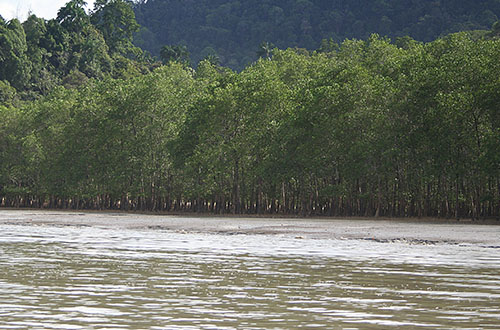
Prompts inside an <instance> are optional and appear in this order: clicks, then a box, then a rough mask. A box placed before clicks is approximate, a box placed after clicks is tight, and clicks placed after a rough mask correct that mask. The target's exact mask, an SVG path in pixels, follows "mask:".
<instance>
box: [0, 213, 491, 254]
mask: <svg viewBox="0 0 500 330" xmlns="http://www.w3.org/2000/svg"><path fill="white" fill-rule="evenodd" d="M495 223H497V222H496V221H492V222H484V221H482V222H471V221H463V220H462V221H456V220H455V221H442V220H437V219H404V220H402V219H315V218H307V219H303V218H300V219H299V218H260V217H233V216H223V217H214V216H210V217H209V216H199V215H190V216H187V215H151V214H137V213H116V212H68V211H54V210H11V209H1V210H0V224H13V225H32V226H81V227H100V228H124V229H125V228H127V229H134V228H137V229H150V230H164V231H176V232H181V233H183V232H185V233H189V232H201V233H217V234H223V235H233V234H275V235H286V236H293V237H294V238H297V239H302V238H313V239H314V238H320V239H363V240H374V241H380V242H394V241H401V242H408V243H412V244H436V243H450V244H459V243H471V244H480V245H485V246H491V247H500V226H498V225H495Z"/></svg>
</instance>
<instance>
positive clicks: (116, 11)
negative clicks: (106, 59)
mask: <svg viewBox="0 0 500 330" xmlns="http://www.w3.org/2000/svg"><path fill="white" fill-rule="evenodd" d="M92 23H93V24H94V26H95V27H97V29H99V31H101V33H102V35H103V37H104V39H105V40H106V42H107V44H108V46H109V48H110V50H111V52H112V53H115V52H118V53H120V54H127V52H128V51H129V49H130V48H132V36H133V34H134V33H135V32H137V31H138V30H139V28H140V26H139V25H138V24H137V22H136V20H135V14H134V11H133V10H132V7H131V4H130V2H128V1H125V0H97V1H96V2H95V4H94V11H93V13H92Z"/></svg>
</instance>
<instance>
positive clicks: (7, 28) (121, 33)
mask: <svg viewBox="0 0 500 330" xmlns="http://www.w3.org/2000/svg"><path fill="white" fill-rule="evenodd" d="M84 6H85V1H84V0H71V1H69V2H68V3H67V4H66V5H65V6H64V7H62V8H61V9H60V10H59V12H58V15H57V18H55V19H52V20H48V21H46V20H44V19H42V18H39V17H36V16H35V15H31V16H29V17H28V19H27V20H26V21H25V22H23V23H22V24H21V23H20V22H19V20H17V19H13V20H11V21H8V22H6V21H5V20H4V19H3V18H2V17H1V16H0V102H2V101H3V102H5V101H9V100H10V101H15V100H16V99H17V100H34V99H36V98H38V97H40V96H41V95H47V94H49V93H50V92H51V91H52V90H53V89H54V88H56V87H57V86H61V85H64V86H66V87H77V86H79V85H82V84H84V83H85V82H86V81H87V80H88V79H91V78H94V79H103V78H104V77H108V76H111V77H114V78H126V77H130V76H135V75H138V74H140V73H144V72H147V71H148V70H149V69H150V67H151V65H150V64H149V61H148V58H147V56H145V55H144V54H143V52H142V50H141V49H139V48H137V47H135V46H133V44H132V38H133V33H134V32H136V31H137V30H138V29H139V25H138V24H137V22H136V20H135V15H134V12H133V10H132V6H131V4H130V3H128V2H126V1H124V0H97V1H96V2H95V7H94V9H93V11H92V14H91V15H88V14H87V13H86V12H85V10H84Z"/></svg>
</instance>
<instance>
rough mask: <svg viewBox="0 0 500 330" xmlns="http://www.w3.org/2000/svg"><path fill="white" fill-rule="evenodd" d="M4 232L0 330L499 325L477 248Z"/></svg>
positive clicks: (0, 237) (493, 267)
mask: <svg viewBox="0 0 500 330" xmlns="http://www.w3.org/2000/svg"><path fill="white" fill-rule="evenodd" d="M0 229H1V230H0V233H1V234H0V251H1V254H0V267H1V269H2V273H1V275H0V328H2V329H37V328H39V329H88V328H89V327H92V328H95V329H107V328H109V329H167V328H168V329H175V328H179V329H190V328H193V329H254V328H281V329H287V328H297V327H306V328H314V327H323V328H325V327H330V328H332V327H333V328H335V327H337V328H338V327H341V328H366V327H380V328H394V329H396V328H398V329H399V328H403V329H404V328H408V329H413V328H418V327H422V328H437V327H443V328H454V329H467V328H477V325H478V324H481V327H482V328H483V329H488V328H489V329H497V328H500V318H499V314H498V313H497V310H498V301H500V282H499V278H498V273H499V272H498V271H499V269H500V258H499V256H498V255H497V254H496V251H495V250H494V249H487V248H484V247H480V246H476V245H462V246H459V245H449V244H433V245H411V244H408V243H405V242H389V243H380V242H373V241H355V240H321V239H317V240H310V239H302V240H297V239H293V238H290V237H287V236H280V235H274V236H266V235H231V236H227V235H224V236H222V235H215V234H196V233H182V234H181V233H175V232H168V231H150V230H124V229H99V228H72V227H61V228H58V227H30V226H23V227H20V226H5V225H4V226H2V227H1V228H0Z"/></svg>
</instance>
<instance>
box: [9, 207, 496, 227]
mask: <svg viewBox="0 0 500 330" xmlns="http://www.w3.org/2000/svg"><path fill="white" fill-rule="evenodd" d="M3 210H5V211H9V210H10V211H27V212H28V211H41V212H67V213H88V214H96V213H103V214H114V213H116V214H131V215H148V216H167V217H168V216H175V217H180V218H182V217H199V218H235V219H240V218H244V219H247V218H248V219H276V220H279V219H297V220H304V221H306V220H320V221H321V220H332V221H333V220H346V221H349V220H352V221H395V222H411V223H428V224H472V225H498V226H500V218H479V219H473V218H460V219H456V218H440V217H389V216H379V217H375V216H327V215H298V214H281V213H276V214H268V213H264V214H253V213H252V214H232V213H223V214H214V213H208V212H187V211H186V212H184V211H179V212H172V211H171V212H162V211H137V210H113V209H103V210H97V209H59V208H22V207H20V208H16V207H0V212H2V211H3Z"/></svg>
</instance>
